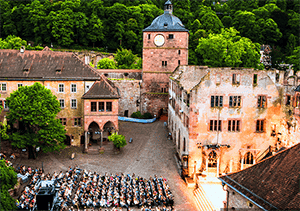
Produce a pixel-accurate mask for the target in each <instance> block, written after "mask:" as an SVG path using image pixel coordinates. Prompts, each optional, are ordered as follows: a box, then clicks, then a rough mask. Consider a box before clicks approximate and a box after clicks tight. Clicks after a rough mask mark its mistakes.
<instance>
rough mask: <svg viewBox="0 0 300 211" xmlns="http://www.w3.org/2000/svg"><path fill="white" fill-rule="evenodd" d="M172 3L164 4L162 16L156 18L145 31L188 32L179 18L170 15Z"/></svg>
mask: <svg viewBox="0 0 300 211" xmlns="http://www.w3.org/2000/svg"><path fill="white" fill-rule="evenodd" d="M172 10H173V9H172V3H171V1H170V0H168V1H167V2H166V3H165V10H164V14H162V15H160V16H158V17H156V18H155V19H154V20H153V21H152V23H151V25H150V26H148V27H147V28H145V29H144V30H143V32H145V31H186V32H188V31H189V30H187V29H186V28H185V27H184V25H183V24H182V22H181V21H180V19H179V18H177V17H176V16H174V15H173V14H172Z"/></svg>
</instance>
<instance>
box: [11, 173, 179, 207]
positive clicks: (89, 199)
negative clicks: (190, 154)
mask: <svg viewBox="0 0 300 211" xmlns="http://www.w3.org/2000/svg"><path fill="white" fill-rule="evenodd" d="M42 180H52V181H55V184H56V185H55V186H56V188H57V189H58V191H57V194H56V197H55V199H54V205H55V207H56V208H59V209H60V210H74V209H81V208H91V209H96V208H97V209H101V208H104V210H106V209H110V208H116V207H119V208H125V209H127V210H129V208H130V207H133V206H134V207H137V208H141V210H144V211H150V210H157V211H158V210H161V211H169V210H172V209H171V208H172V207H173V204H174V201H173V195H172V193H171V191H170V187H169V186H168V184H167V181H166V179H165V178H163V177H157V176H156V175H155V176H154V178H151V177H150V179H148V180H146V179H144V178H142V177H139V176H137V177H136V176H135V175H134V174H133V175H132V176H131V175H129V174H127V175H124V174H121V175H118V174H116V175H108V174H107V173H106V174H105V175H103V176H101V175H99V174H97V173H96V172H94V173H92V172H91V171H86V170H84V171H83V172H81V169H79V168H78V167H75V168H74V169H72V168H71V167H69V169H68V171H67V172H66V173H65V174H64V173H62V171H61V172H60V173H56V172H54V174H53V175H52V176H51V175H50V174H47V175H45V174H44V173H42V172H40V171H38V172H35V173H34V175H33V177H32V180H31V182H30V184H29V185H28V186H26V188H25V190H24V191H23V193H22V195H21V196H20V198H19V201H17V206H18V207H19V208H21V209H31V208H32V207H33V206H34V205H35V202H36V195H37V193H38V191H39V190H40V188H41V186H38V185H37V184H38V183H39V182H40V181H42ZM157 206H160V207H163V208H158V207H157ZM146 207H149V208H146ZM151 207H156V209H154V208H153V209H151ZM167 207H171V208H167Z"/></svg>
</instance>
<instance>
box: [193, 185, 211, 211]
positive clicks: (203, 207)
mask: <svg viewBox="0 0 300 211" xmlns="http://www.w3.org/2000/svg"><path fill="white" fill-rule="evenodd" d="M194 196H195V199H196V202H197V205H198V208H199V211H214V210H215V208H214V206H213V205H212V203H211V201H210V200H209V199H208V198H207V196H206V193H205V191H204V190H203V188H202V186H201V185H199V187H198V188H197V189H196V190H194Z"/></svg>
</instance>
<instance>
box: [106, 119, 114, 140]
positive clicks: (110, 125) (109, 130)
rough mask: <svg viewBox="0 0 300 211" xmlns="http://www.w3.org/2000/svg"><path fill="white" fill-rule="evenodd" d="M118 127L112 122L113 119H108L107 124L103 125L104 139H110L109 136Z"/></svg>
mask: <svg viewBox="0 0 300 211" xmlns="http://www.w3.org/2000/svg"><path fill="white" fill-rule="evenodd" d="M115 130H116V127H115V125H114V123H112V122H111V121H108V122H106V123H105V125H104V126H103V141H106V140H108V136H110V135H111V134H112V133H113V132H115Z"/></svg>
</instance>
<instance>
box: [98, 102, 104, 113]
mask: <svg viewBox="0 0 300 211" xmlns="http://www.w3.org/2000/svg"><path fill="white" fill-rule="evenodd" d="M99 111H100V112H103V111H104V102H99Z"/></svg>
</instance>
